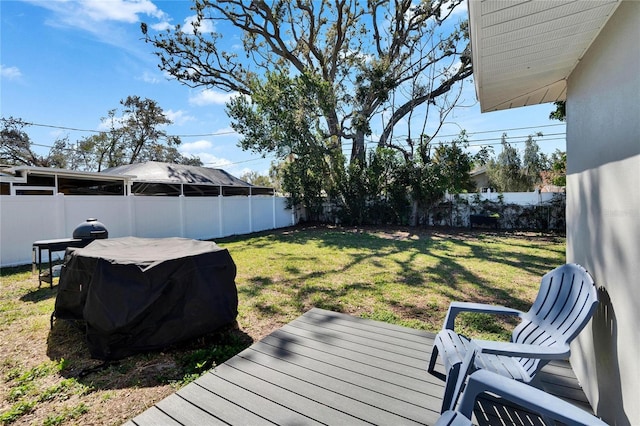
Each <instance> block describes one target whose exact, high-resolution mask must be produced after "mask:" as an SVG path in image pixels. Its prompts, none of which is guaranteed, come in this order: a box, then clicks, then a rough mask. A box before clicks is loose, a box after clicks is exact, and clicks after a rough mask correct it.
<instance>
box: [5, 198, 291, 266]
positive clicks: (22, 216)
mask: <svg viewBox="0 0 640 426" xmlns="http://www.w3.org/2000/svg"><path fill="white" fill-rule="evenodd" d="M92 217H93V218H96V219H98V220H99V221H100V222H102V223H103V224H104V225H105V227H106V228H107V230H108V231H109V238H116V237H125V236H136V237H150V238H160V237H185V238H193V239H202V240H204V239H214V238H221V237H226V236H229V235H241V234H249V233H252V232H258V231H264V230H268V229H276V228H283V227H287V226H290V225H293V224H294V216H293V213H292V210H290V209H287V208H286V198H283V197H271V196H253V197H245V196H234V197H222V196H219V197H142V196H129V197H123V196H80V195H73V196H64V195H62V194H59V195H55V196H50V195H42V196H39V195H33V196H0V267H6V266H14V265H24V264H28V263H30V262H31V248H32V244H33V242H34V241H38V240H50V239H58V238H71V237H72V234H73V230H74V229H75V228H76V226H78V225H79V224H80V223H81V222H84V221H85V220H87V219H88V218H92ZM60 255H61V253H60Z"/></svg>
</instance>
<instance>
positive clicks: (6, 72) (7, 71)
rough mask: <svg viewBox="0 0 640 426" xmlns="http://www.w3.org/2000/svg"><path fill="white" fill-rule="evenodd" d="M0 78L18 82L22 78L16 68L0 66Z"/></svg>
mask: <svg viewBox="0 0 640 426" xmlns="http://www.w3.org/2000/svg"><path fill="white" fill-rule="evenodd" d="M0 76H2V78H6V79H7V80H18V79H20V78H21V77H22V73H21V72H20V69H19V68H18V67H6V66H4V65H0Z"/></svg>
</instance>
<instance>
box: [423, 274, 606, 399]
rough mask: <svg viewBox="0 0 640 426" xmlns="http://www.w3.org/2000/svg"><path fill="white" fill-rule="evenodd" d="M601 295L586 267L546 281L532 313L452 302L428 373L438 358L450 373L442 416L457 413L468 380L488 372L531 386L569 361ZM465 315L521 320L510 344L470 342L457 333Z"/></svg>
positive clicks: (554, 276) (550, 276)
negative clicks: (552, 365) (553, 364)
mask: <svg viewBox="0 0 640 426" xmlns="http://www.w3.org/2000/svg"><path fill="white" fill-rule="evenodd" d="M597 304H598V295H597V289H596V286H595V283H594V281H593V278H591V275H589V273H588V272H587V271H586V270H585V269H584V268H583V267H582V266H580V265H577V264H565V265H562V266H560V267H558V268H556V269H554V270H553V271H551V272H549V273H547V274H545V275H544V276H543V277H542V281H541V284H540V289H539V291H538V296H537V297H536V300H535V301H534V303H533V305H532V306H531V309H529V311H528V312H522V311H519V310H517V309H512V308H507V307H502V306H494V305H486V304H480V303H464V302H452V303H451V305H450V306H449V310H448V312H447V316H446V318H445V323H444V327H443V329H442V330H441V331H440V332H439V333H438V334H437V336H436V339H435V342H434V348H433V352H432V354H431V360H430V362H429V367H428V371H429V372H433V371H434V368H435V364H436V359H437V357H438V354H440V355H441V357H442V361H443V363H444V367H445V372H446V386H445V393H444V397H443V400H442V409H441V412H444V411H446V410H452V409H454V408H455V405H456V402H457V400H458V397H459V395H460V393H461V392H462V389H463V387H464V382H465V379H466V377H467V376H468V375H469V374H470V373H472V372H473V371H475V370H478V369H486V370H489V371H493V372H495V373H497V374H500V375H502V376H505V377H508V378H511V379H515V380H518V381H520V382H524V383H529V382H531V381H532V380H533V379H534V378H535V376H536V374H537V373H538V371H539V370H540V369H541V368H542V367H544V366H545V365H546V364H547V363H548V362H549V361H550V360H553V359H566V358H568V357H569V354H570V349H569V344H570V342H571V341H572V340H573V339H574V338H575V337H576V336H577V335H578V333H579V332H580V331H581V330H582V329H583V327H584V326H585V325H586V324H587V322H588V321H589V320H590V319H591V316H592V315H593V312H594V310H595V308H596V305H597ZM461 312H476V313H489V314H502V315H505V314H506V315H515V316H518V317H519V318H520V324H518V326H516V327H515V328H514V330H513V332H512V335H511V341H510V342H495V341H486V340H476V339H473V340H471V339H468V338H467V337H465V336H463V335H461V334H458V333H456V332H455V331H454V325H455V318H456V316H457V315H458V314H459V313H461Z"/></svg>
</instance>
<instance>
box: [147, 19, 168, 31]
mask: <svg viewBox="0 0 640 426" xmlns="http://www.w3.org/2000/svg"><path fill="white" fill-rule="evenodd" d="M151 28H152V29H153V30H155V31H164V30H168V29H169V28H173V25H171V23H170V22H169V21H162V22H158V23H157V24H153V25H151Z"/></svg>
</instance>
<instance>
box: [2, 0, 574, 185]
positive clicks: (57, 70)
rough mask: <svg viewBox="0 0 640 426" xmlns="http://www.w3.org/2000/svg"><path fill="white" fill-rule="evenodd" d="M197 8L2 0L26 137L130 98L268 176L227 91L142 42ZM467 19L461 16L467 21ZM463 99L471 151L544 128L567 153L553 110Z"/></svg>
mask: <svg viewBox="0 0 640 426" xmlns="http://www.w3.org/2000/svg"><path fill="white" fill-rule="evenodd" d="M191 4H192V2H191V1H190V0H155V1H151V0H136V1H134V0H81V1H78V0H64V1H63V0H25V1H18V0H8V1H7V0H2V1H0V20H1V21H0V49H1V50H0V65H1V68H0V74H1V81H0V84H1V85H0V112H1V115H2V117H9V116H13V117H16V118H21V119H23V120H24V121H27V122H30V123H36V124H38V125H39V126H30V127H29V128H27V132H28V134H29V135H30V136H31V138H32V141H33V142H34V143H36V144H38V145H42V146H41V147H37V148H36V149H37V150H41V152H43V151H46V150H47V148H46V147H47V146H51V145H52V144H53V142H54V141H55V140H56V139H57V138H59V137H63V136H68V137H69V139H70V140H71V141H76V140H79V139H81V138H82V137H84V136H89V135H91V134H92V133H91V132H90V131H97V130H100V129H101V121H100V118H101V117H105V116H106V115H107V112H108V111H109V110H111V109H114V108H118V109H120V104H119V102H120V100H121V99H125V98H126V97H127V96H129V95H138V96H140V97H143V98H145V97H146V98H150V99H153V100H155V101H157V102H158V104H159V105H160V106H161V107H162V108H163V109H164V111H165V113H167V115H168V116H169V118H170V119H171V120H172V121H173V122H174V123H173V124H172V125H171V126H169V127H168V128H167V132H168V133H169V134H173V135H180V136H181V139H182V141H183V143H182V145H181V148H180V150H181V151H182V152H183V153H184V154H187V155H188V154H193V155H197V156H199V157H200V158H201V159H202V161H203V162H204V163H205V165H206V166H208V167H217V168H223V169H225V170H227V171H228V172H230V173H232V174H234V175H236V176H240V175H242V174H243V173H244V172H246V171H248V170H254V171H257V172H259V173H261V174H266V173H267V171H268V169H269V164H270V161H271V159H270V158H266V159H263V158H261V157H260V155H257V154H254V153H252V152H250V151H242V150H241V149H240V148H238V147H237V142H238V139H239V135H237V134H235V133H234V132H233V130H232V129H231V127H230V122H229V119H228V118H227V116H226V114H225V112H224V102H225V101H226V100H227V99H228V95H227V94H225V93H222V92H219V91H216V90H215V89H213V90H211V89H202V88H200V89H193V88H189V87H187V86H184V85H182V84H180V83H179V82H177V81H175V80H170V79H168V78H167V76H166V75H164V74H163V73H162V72H161V71H160V70H159V69H158V67H157V63H158V61H157V58H156V56H154V55H153V52H152V48H151V46H149V45H147V44H145V43H144V42H143V41H142V40H141V37H142V35H141V33H140V22H146V23H147V24H149V25H150V26H154V27H155V28H162V27H165V26H167V25H172V26H173V25H175V24H182V25H185V23H188V22H189V18H190V17H191V16H193V14H194V13H193V11H191V10H190V6H191ZM464 13H465V10H464V9H461V10H460V11H459V14H460V16H463V14H464ZM218 30H224V29H221V28H218ZM238 42H239V39H238V38H236V37H234V36H233V35H230V36H229V37H228V43H231V46H233V45H236V44H238ZM463 98H464V104H465V105H467V106H466V107H464V108H460V109H458V110H456V111H455V112H454V113H453V114H452V115H450V116H449V117H448V120H447V121H448V124H447V125H446V126H445V127H443V129H442V130H441V132H440V135H441V137H442V138H443V140H451V139H453V138H454V137H455V135H457V134H458V133H459V132H460V130H461V129H465V130H466V131H467V133H469V134H470V136H469V139H470V141H471V145H472V146H477V145H481V144H488V143H498V142H499V138H500V135H501V134H502V133H503V132H504V131H506V132H507V133H508V135H509V136H510V141H511V142H516V143H517V142H521V141H523V140H524V139H525V138H526V136H527V135H529V134H533V133H536V132H537V131H541V132H543V134H544V135H545V136H544V137H541V138H536V140H537V141H538V144H539V146H540V148H541V149H542V151H543V152H547V153H550V152H553V151H554V150H555V149H561V150H564V149H565V142H564V132H565V127H564V125H563V124H562V123H560V122H558V121H551V120H549V119H548V116H549V113H550V112H551V111H552V110H553V109H554V108H553V105H552V104H546V105H538V106H530V107H525V108H519V109H515V110H509V111H499V112H491V113H486V114H480V107H479V105H478V104H477V103H476V102H475V94H474V89H473V84H471V83H469V84H467V85H466V87H465V88H464V92H463ZM75 129H78V130H75ZM372 138H373V139H374V140H375V134H374V136H372ZM372 143H374V141H372ZM516 146H517V147H519V148H520V149H522V146H523V145H522V144H517V145H516ZM496 148H498V147H497V146H496Z"/></svg>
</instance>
